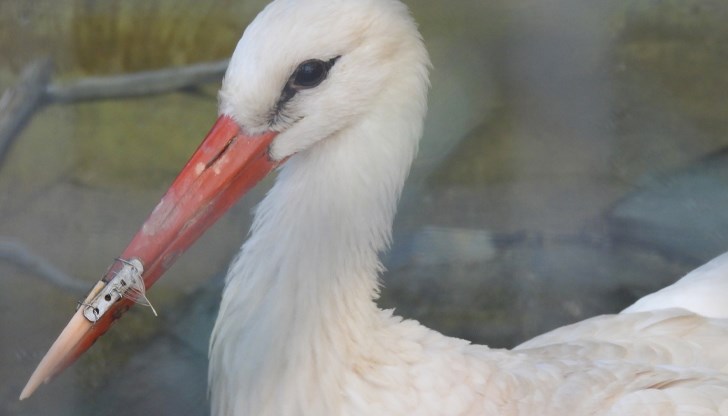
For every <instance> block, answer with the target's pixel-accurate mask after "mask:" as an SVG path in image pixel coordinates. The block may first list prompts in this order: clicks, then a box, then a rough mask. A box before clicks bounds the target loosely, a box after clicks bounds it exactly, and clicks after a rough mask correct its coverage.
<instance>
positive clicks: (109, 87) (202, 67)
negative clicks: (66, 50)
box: [46, 59, 229, 102]
mask: <svg viewBox="0 0 728 416" xmlns="http://www.w3.org/2000/svg"><path fill="white" fill-rule="evenodd" d="M228 63H229V60H227V59H226V60H223V61H217V62H207V63H201V64H195V65H189V66H183V67H177V68H166V69H160V70H157V71H143V72H136V73H133V74H125V75H118V76H108V77H90V78H84V79H81V80H80V81H77V82H75V83H73V84H69V85H62V86H59V85H51V86H49V87H48V89H47V91H46V94H47V97H48V98H49V100H51V101H54V102H77V101H87V100H103V99H111V98H129V97H139V96H144V95H153V94H164V93H168V92H171V91H176V90H180V89H183V88H187V87H190V86H194V85H198V84H203V83H206V82H212V81H217V80H219V79H221V78H222V76H223V75H224V73H225V70H226V69H227V66H228Z"/></svg>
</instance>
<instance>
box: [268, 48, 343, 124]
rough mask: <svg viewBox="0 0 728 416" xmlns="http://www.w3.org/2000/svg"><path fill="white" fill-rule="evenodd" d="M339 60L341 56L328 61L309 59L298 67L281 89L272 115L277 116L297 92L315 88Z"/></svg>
mask: <svg viewBox="0 0 728 416" xmlns="http://www.w3.org/2000/svg"><path fill="white" fill-rule="evenodd" d="M339 58H341V56H336V57H334V58H331V59H329V60H328V61H322V60H320V59H309V60H307V61H304V62H302V63H301V64H300V65H298V67H297V68H296V70H295V71H293V74H291V76H290V77H289V78H288V81H287V82H286V85H285V86H284V87H283V91H281V95H280V98H279V99H278V102H277V103H276V107H275V110H274V115H276V114H279V113H280V112H281V110H283V107H284V106H285V105H286V104H287V103H288V102H289V101H290V100H291V99H292V98H293V97H295V96H296V94H297V93H298V92H299V91H301V90H306V89H310V88H314V87H317V86H319V85H320V84H321V83H322V82H324V80H326V77H327V76H328V75H329V71H330V70H331V68H332V67H333V66H334V64H335V63H336V61H338V60H339Z"/></svg>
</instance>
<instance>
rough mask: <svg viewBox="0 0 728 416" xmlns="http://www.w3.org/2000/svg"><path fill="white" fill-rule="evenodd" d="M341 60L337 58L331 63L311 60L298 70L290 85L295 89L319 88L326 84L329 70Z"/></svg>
mask: <svg viewBox="0 0 728 416" xmlns="http://www.w3.org/2000/svg"><path fill="white" fill-rule="evenodd" d="M338 59H339V57H338V56H337V57H336V58H334V59H331V60H329V61H322V60H319V59H309V60H308V61H304V62H303V63H301V65H299V66H298V68H296V70H295V71H294V72H293V75H292V76H291V79H290V81H289V84H290V86H291V87H293V88H295V89H307V88H313V87H317V86H318V85H319V84H321V83H322V82H324V80H325V79H326V77H327V76H328V75H329V70H330V69H331V67H332V66H334V64H335V63H336V61H337V60H338Z"/></svg>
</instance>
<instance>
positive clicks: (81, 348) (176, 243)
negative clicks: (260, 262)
mask: <svg viewBox="0 0 728 416" xmlns="http://www.w3.org/2000/svg"><path fill="white" fill-rule="evenodd" d="M275 136H276V133H272V132H270V133H266V134H263V135H260V136H247V135H245V134H244V133H243V132H242V130H241V128H240V126H238V124H237V123H236V122H235V121H234V120H233V119H231V118H230V117H228V116H221V117H220V118H219V119H218V120H217V122H216V123H215V125H214V126H213V127H212V130H210V132H209V133H208V134H207V137H205V140H204V141H203V142H202V144H201V145H200V147H199V148H198V149H197V151H195V153H194V154H193V155H192V158H191V159H190V160H189V162H187V164H186V165H185V167H184V168H183V169H182V172H180V174H179V176H177V179H175V181H174V182H173V183H172V186H170V188H169V190H168V191H167V193H166V194H165V195H164V196H163V197H162V200H161V201H160V203H159V205H157V207H156V208H155V209H154V211H153V212H152V213H151V215H149V218H147V220H146V221H145V222H144V224H143V225H142V227H141V228H140V229H139V231H138V232H137V233H136V235H135V236H134V238H133V239H132V241H131V243H129V246H127V248H126V249H125V250H124V252H123V253H122V254H121V257H120V258H119V259H120V261H117V262H115V263H114V264H112V266H111V267H110V268H109V270H108V271H107V272H106V274H105V275H104V277H103V278H102V279H101V280H100V281H99V282H98V283H97V284H96V285H95V286H94V287H93V289H91V292H90V293H89V294H88V296H87V297H86V299H85V300H84V301H83V302H82V303H81V306H80V307H79V309H78V310H77V311H76V313H75V315H73V317H72V318H71V321H70V322H69V323H68V325H67V326H66V328H65V329H64V330H63V332H62V333H61V335H60V336H59V337H58V339H57V340H56V341H55V342H54V343H53V345H52V346H51V348H50V349H49V350H48V352H47V353H46V355H45V357H43V360H41V362H40V364H38V367H37V368H36V369H35V371H34V372H33V375H31V377H30V380H28V383H27V385H26V386H25V388H24V389H23V391H22V393H21V394H20V399H21V400H22V399H25V398H27V397H29V396H30V395H31V394H33V392H34V391H35V390H36V389H37V388H38V386H39V385H40V384H41V382H48V381H49V380H50V379H51V378H53V377H54V376H56V375H57V374H59V373H60V372H61V371H63V370H64V369H65V368H66V367H68V366H69V365H71V364H72V363H73V362H74V361H76V359H77V358H78V357H79V356H81V355H82V354H83V353H84V352H85V351H86V350H87V349H88V348H89V347H91V345H92V344H93V343H94V342H95V341H96V339H97V338H99V337H100V336H101V335H103V334H104V333H105V332H106V331H107V330H108V329H109V328H110V327H111V324H113V322H114V321H115V320H116V319H118V318H120V317H121V316H122V315H123V314H124V312H126V311H127V310H128V309H129V308H130V307H131V305H132V304H133V303H134V302H135V301H141V300H144V297H143V291H144V290H145V289H148V288H149V287H151V286H152V285H153V284H154V283H155V282H156V281H157V280H158V279H159V278H160V277H161V276H162V274H164V272H165V271H166V270H167V269H168V268H169V267H170V266H171V265H172V264H173V263H174V261H175V260H176V259H177V257H178V256H179V255H180V254H182V253H183V252H184V251H185V250H186V249H187V248H189V247H190V246H191V245H192V243H194V242H195V241H196V240H197V239H198V238H199V237H200V236H201V235H202V233H203V232H204V231H205V230H206V229H207V228H209V227H210V226H211V225H212V224H213V223H215V221H217V220H218V219H219V218H220V217H221V216H222V214H224V213H225V212H226V211H227V210H228V209H229V208H230V207H231V206H232V205H233V204H234V203H235V202H236V201H237V200H238V199H240V197H242V196H243V195H244V194H245V193H246V192H247V191H248V190H250V189H251V188H252V187H253V186H255V184H256V183H258V181H260V180H261V179H262V178H263V177H265V176H266V174H268V173H269V172H270V171H271V170H272V169H274V168H275V167H276V166H277V165H278V163H279V162H275V161H272V160H270V158H269V156H268V148H269V146H270V143H271V142H272V141H273V138H274V137H275ZM142 270H143V272H142ZM142 280H143V286H141V282H142ZM139 286H141V287H139ZM140 291H141V293H142V295H141V297H140V294H139V292H140Z"/></svg>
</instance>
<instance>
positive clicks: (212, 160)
mask: <svg viewBox="0 0 728 416" xmlns="http://www.w3.org/2000/svg"><path fill="white" fill-rule="evenodd" d="M234 141H235V137H231V138H230V140H228V142H227V143H225V146H224V147H223V148H222V150H220V153H218V154H216V155H215V157H213V158H212V159H211V160H210V161H209V162H207V164H206V165H205V169H208V168H210V166H212V165H214V164H215V163H216V162H217V161H218V160H220V159H221V158H222V157H223V155H224V154H225V153H226V152H227V151H228V149H229V148H230V146H231V145H232V144H233V142H234Z"/></svg>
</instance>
